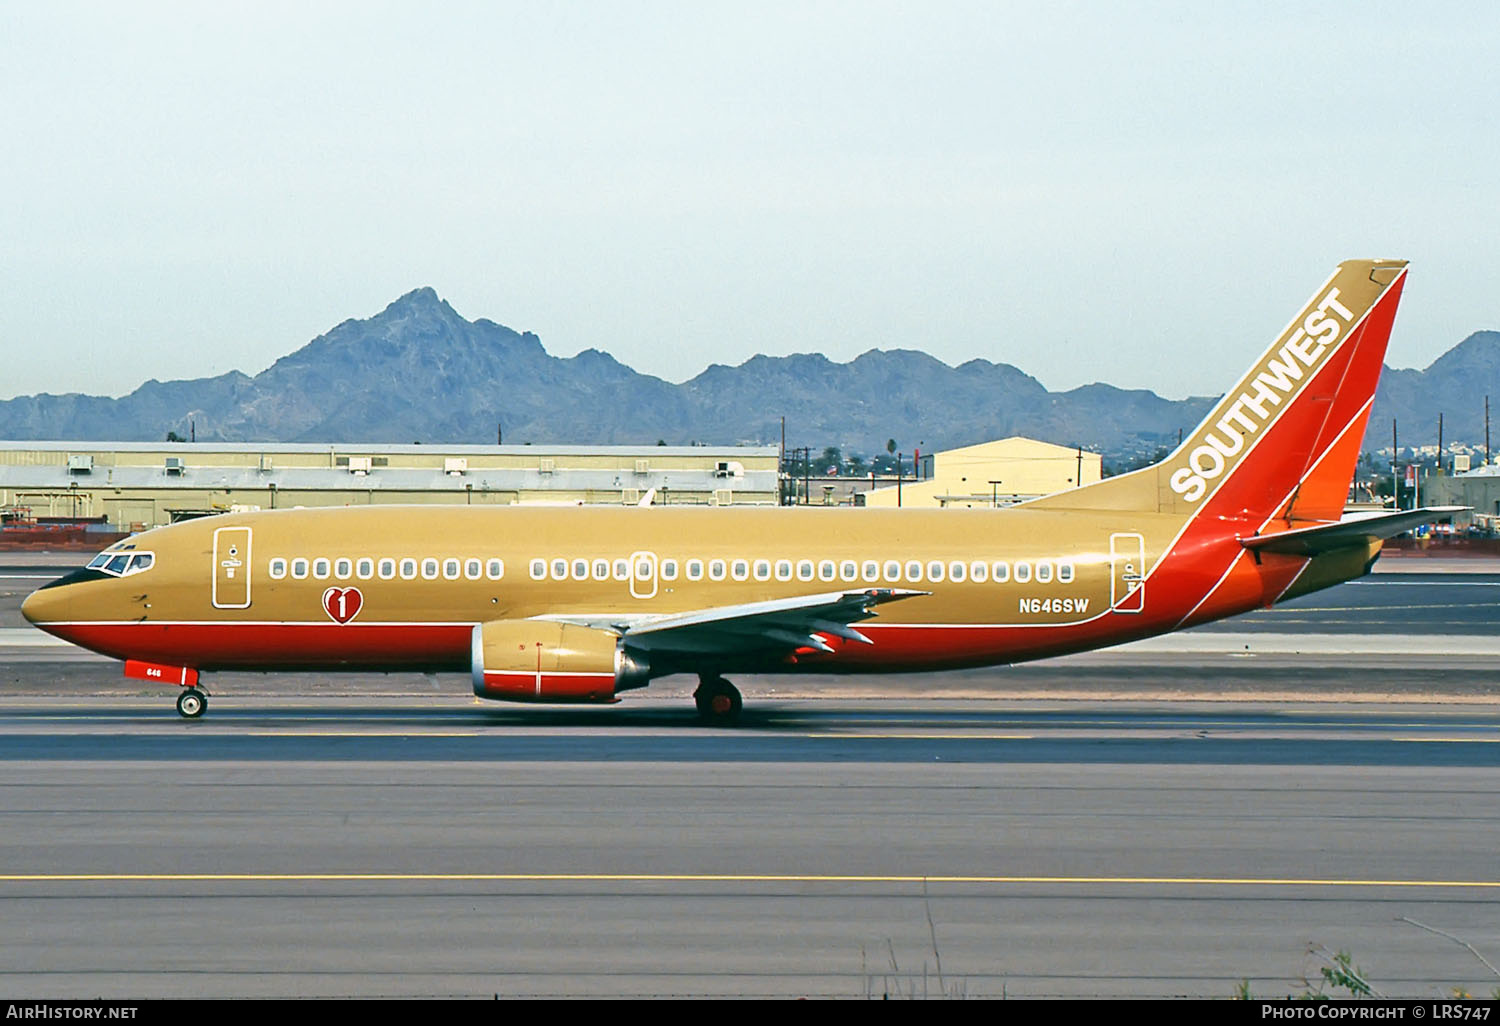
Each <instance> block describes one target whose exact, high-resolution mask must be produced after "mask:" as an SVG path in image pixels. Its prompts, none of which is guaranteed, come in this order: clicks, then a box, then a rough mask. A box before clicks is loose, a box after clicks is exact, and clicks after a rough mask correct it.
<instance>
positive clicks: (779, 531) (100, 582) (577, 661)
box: [22, 260, 1439, 723]
mask: <svg viewBox="0 0 1500 1026" xmlns="http://www.w3.org/2000/svg"><path fill="white" fill-rule="evenodd" d="M1405 268H1406V264H1405V262H1404V261H1391V260H1356V261H1349V262H1347V263H1344V264H1341V265H1340V266H1339V268H1338V269H1337V270H1336V271H1335V272H1334V274H1333V276H1332V277H1331V278H1329V279H1328V281H1327V282H1325V283H1324V284H1323V285H1322V286H1320V287H1319V288H1318V290H1317V292H1315V293H1314V294H1313V297H1312V299H1311V300H1310V301H1309V302H1308V303H1307V305H1306V306H1305V307H1304V308H1303V309H1302V310H1301V312H1300V313H1298V314H1297V316H1296V317H1295V318H1293V320H1292V321H1291V323H1290V324H1288V325H1287V327H1286V328H1285V329H1283V331H1282V332H1281V334H1280V335H1279V336H1278V337H1277V339H1276V341H1275V342H1274V343H1272V345H1271V347H1270V348H1269V349H1268V350H1266V352H1265V353H1264V354H1262V355H1261V357H1260V359H1259V360H1257V361H1256V362H1255V364H1254V366H1252V367H1251V368H1250V371H1249V373H1247V374H1246V375H1245V377H1244V379H1243V380H1242V381H1241V382H1240V383H1239V384H1238V385H1236V386H1235V387H1234V388H1232V389H1230V390H1229V391H1228V392H1226V393H1225V395H1224V397H1223V398H1222V399H1221V400H1220V401H1219V403H1218V405H1217V406H1216V407H1215V408H1214V410H1213V412H1211V413H1210V414H1209V415H1208V417H1207V419H1206V420H1204V421H1203V423H1202V424H1200V425H1199V426H1198V428H1197V430H1195V431H1194V432H1193V433H1192V434H1191V435H1190V436H1189V437H1187V438H1186V439H1185V440H1184V441H1183V442H1182V444H1181V445H1180V446H1178V448H1177V450H1176V451H1175V452H1173V453H1172V454H1171V455H1170V456H1168V457H1167V458H1166V459H1165V460H1164V461H1162V462H1161V463H1159V464H1157V465H1155V466H1151V467H1147V468H1145V469H1143V470H1137V471H1134V472H1132V473H1129V474H1124V475H1121V476H1119V477H1113V478H1108V479H1106V480H1103V481H1100V482H1098V483H1097V484H1092V485H1088V486H1086V487H1082V488H1077V489H1074V490H1072V491H1068V492H1062V493H1059V494H1057V495H1051V496H1047V497H1045V498H1041V499H1036V500H1033V501H1031V502H1027V503H1023V504H1021V505H1019V506H1016V507H1013V508H1010V509H1003V510H989V509H976V510H911V509H904V510H902V509H896V510H877V509H807V508H803V509H774V508H765V509H758V508H728V509H707V508H691V507H661V508H648V509H637V508H631V507H622V508H600V507H580V508H527V507H520V506H512V507H480V506H456V507H378V506H377V507H358V508H341V509H291V510H274V511H269V512H262V513H243V514H232V515H225V516H217V517H211V518H205V519H202V520H194V521H190V522H187V523H181V524H175V525H173V526H171V527H164V528H158V529H156V530H151V531H146V532H144V533H142V534H138V535H135V536H132V537H130V538H128V539H125V540H124V541H122V542H119V543H117V544H115V545H112V546H110V548H108V549H107V550H105V551H104V552H103V553H101V554H100V555H99V556H98V557H96V558H95V559H94V560H93V561H92V562H91V563H90V564H89V565H88V568H87V569H83V570H79V571H77V572H75V573H72V574H69V575H68V576H66V577H63V578H61V579H60V580H57V581H54V582H52V583H51V584H48V585H46V586H45V587H43V588H42V589H40V590H38V591H37V592H35V593H34V594H32V595H31V596H30V597H28V598H27V599H26V602H25V604H24V605H23V606H22V612H23V613H24V614H25V616H26V618H27V619H28V620H30V621H31V622H32V623H34V624H36V625H37V626H38V627H40V628H42V629H43V630H46V631H48V632H50V633H52V634H55V635H57V636H58V637H60V638H65V639H67V640H68V641H71V642H74V643H76V644H79V645H82V646H84V647H86V648H90V649H93V650H94V651H96V652H102V653H104V654H105V655H108V656H112V657H114V658H116V659H122V660H124V661H125V674H126V676H129V677H135V678H142V679H146V680H157V681H170V682H172V683H173V684H178V685H181V686H182V689H183V690H182V691H181V692H180V695H179V698H178V702H177V709H178V712H180V713H181V714H182V715H183V716H187V717H197V716H200V715H202V714H203V712H204V710H205V708H206V706H207V697H206V695H205V693H204V690H203V689H202V687H201V685H200V676H199V675H200V674H201V673H207V672H211V671H216V670H263V671H271V672H291V671H315V672H327V671H332V670H398V669H409V670H420V671H428V672H441V671H467V672H469V674H470V675H471V677H472V680H473V687H474V692H475V694H477V695H479V696H481V697H483V698H494V699H504V700H510V701H522V702H610V701H614V700H616V699H615V696H616V695H617V694H618V693H619V692H622V691H626V690H629V689H632V688H639V687H644V686H645V685H646V684H648V683H649V682H650V681H652V680H653V679H655V678H657V677H663V676H667V675H669V674H678V673H690V674H696V675H697V676H698V679H699V682H700V683H699V687H698V690H697V692H696V695H695V697H696V699H697V703H698V709H699V711H700V713H701V715H702V716H703V718H704V719H705V720H708V721H710V722H718V723H729V722H733V721H734V720H735V718H736V717H737V716H738V714H739V711H740V704H741V700H740V694H739V692H738V691H737V690H736V689H735V687H734V686H733V685H732V684H730V683H729V682H728V681H727V680H726V679H725V676H726V675H727V674H731V673H736V672H738V673H744V672H755V673H766V672H783V673H795V672H799V671H800V672H813V673H879V672H888V671H913V670H941V669H951V668H957V667H971V666H985V665H993V664H1003V663H1013V662H1020V661H1022V660H1029V659H1040V658H1043V657H1046V656H1055V655H1061V654H1064V653H1068V652H1078V651H1082V650H1085V649H1092V648H1099V647H1101V646H1105V645H1115V644H1119V643H1120V642H1125V641H1131V640H1134V639H1137V638H1144V637H1147V636H1150V635H1154V634H1162V633H1165V632H1167V631H1174V630H1178V629H1180V628H1183V627H1191V626H1193V625H1195V624H1201V623H1205V622H1207V621H1209V620H1217V619H1220V618H1222V617H1226V616H1233V615H1234V614H1236V613H1243V612H1245V611H1247V610H1250V609H1255V608H1257V607H1262V606H1270V605H1272V604H1274V603H1276V602H1281V601H1284V600H1286V599H1290V598H1294V597H1296V596H1299V595H1305V594H1307V593H1308V592H1312V591H1316V590H1318V589H1320V588H1326V587H1329V586H1330V585H1333V584H1337V583H1340V582H1342V581H1347V580H1349V579H1351V578H1354V577H1359V576H1360V575H1362V574H1364V573H1366V572H1368V571H1369V569H1370V566H1371V565H1372V564H1373V563H1374V561H1375V558H1376V557H1377V555H1378V554H1379V551H1380V542H1381V539H1382V538H1384V537H1388V536H1390V535H1392V534H1395V533H1397V532H1399V531H1402V530H1406V529H1407V528H1409V527H1411V526H1414V525H1415V524H1416V523H1419V522H1421V521H1424V520H1427V519H1430V518H1431V517H1432V516H1433V515H1434V514H1435V513H1437V512H1439V511H1429V510H1417V511H1413V512H1408V513H1390V514H1376V515H1374V516H1371V517H1367V518H1364V519H1360V520H1353V521H1350V520H1345V519H1343V511H1344V504H1345V499H1346V497H1347V494H1348V490H1349V484H1350V480H1351V478H1352V477H1353V474H1354V467H1355V461H1356V458H1357V457H1358V455H1359V446H1360V442H1361V440H1362V439H1363V437H1364V433H1365V423H1366V421H1367V420H1368V418H1369V415H1370V404H1371V402H1372V400H1373V398H1374V395H1375V385H1376V382H1377V380H1378V379H1379V376H1380V368H1381V364H1382V361H1383V359H1384V356H1385V349H1386V342H1387V340H1388V339H1389V337H1390V332H1391V324H1392V320H1393V318H1394V317H1395V313H1396V304H1397V302H1398V300H1399V298H1400V295H1401V288H1402V285H1403V283H1404V281H1405V276H1406V270H1405ZM1179 344H1180V345H1181V346H1183V347H1187V346H1193V345H1202V344H1204V343H1203V340H1201V339H1198V338H1183V339H1181V340H1180V341H1179Z"/></svg>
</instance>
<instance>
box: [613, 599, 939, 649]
mask: <svg viewBox="0 0 1500 1026" xmlns="http://www.w3.org/2000/svg"><path fill="white" fill-rule="evenodd" d="M926 594H928V592H925V591H910V590H907V589H904V588H866V589H862V590H859V591H834V592H826V593H823V594H820V595H799V596H796V597H794V598H785V599H771V600H769V601H765V602H745V603H741V604H738V605H733V606H714V607H711V608H708V609H697V610H693V611H691V612H686V613H668V614H666V615H664V616H654V617H646V618H642V619H638V620H632V621H630V622H628V623H615V624H613V625H612V626H613V629H614V630H617V631H619V632H620V634H621V635H622V636H624V637H625V639H626V640H627V641H628V642H629V643H630V645H631V647H633V648H639V649H657V650H661V651H667V652H695V653H729V652H754V651H764V650H766V649H786V650H795V649H799V648H812V649H816V650H818V651H820V652H831V651H833V649H832V648H830V647H829V645H828V643H827V642H826V641H824V640H823V639H822V638H820V637H819V636H818V635H820V634H827V635H832V636H833V637H838V638H844V639H845V640H847V641H855V642H860V643H862V644H866V645H868V644H870V639H869V638H867V637H865V636H864V635H863V634H861V633H860V632H859V631H857V630H855V629H854V628H853V627H851V626H850V624H853V623H858V622H859V621H860V620H868V619H869V618H870V617H872V616H875V615H877V614H876V613H875V607H876V606H878V605H881V604H882V603H885V602H894V601H896V600H898V599H903V598H910V597H912V596H913V595H926Z"/></svg>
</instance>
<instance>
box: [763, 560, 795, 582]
mask: <svg viewBox="0 0 1500 1026" xmlns="http://www.w3.org/2000/svg"><path fill="white" fill-rule="evenodd" d="M791 568H792V567H791V564H790V563H788V564H787V571H788V573H787V576H788V577H790V576H791V573H790V571H791ZM755 579H756V580H757V581H769V580H770V579H771V561H770V560H769V559H757V560H756V561H755Z"/></svg>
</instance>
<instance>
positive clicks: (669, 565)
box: [661, 559, 677, 581]
mask: <svg viewBox="0 0 1500 1026" xmlns="http://www.w3.org/2000/svg"><path fill="white" fill-rule="evenodd" d="M661 579H662V580H664V581H675V580H677V560H675V559H664V560H662V561H661Z"/></svg>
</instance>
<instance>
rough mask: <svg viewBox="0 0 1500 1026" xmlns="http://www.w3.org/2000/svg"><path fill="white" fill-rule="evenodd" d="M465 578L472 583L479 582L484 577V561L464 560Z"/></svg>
mask: <svg viewBox="0 0 1500 1026" xmlns="http://www.w3.org/2000/svg"><path fill="white" fill-rule="evenodd" d="M464 576H465V577H467V578H468V579H469V580H471V581H477V580H479V579H480V578H481V577H483V576H484V561H483V560H479V559H466V560H464Z"/></svg>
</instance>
